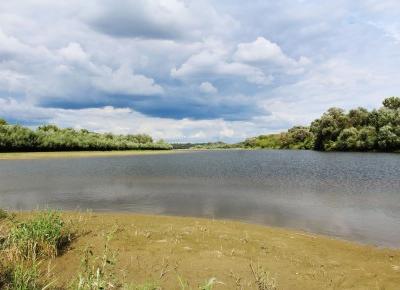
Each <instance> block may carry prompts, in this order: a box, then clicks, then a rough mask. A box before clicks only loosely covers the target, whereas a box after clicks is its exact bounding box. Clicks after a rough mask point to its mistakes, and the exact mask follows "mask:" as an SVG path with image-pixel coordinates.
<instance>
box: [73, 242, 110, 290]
mask: <svg viewBox="0 0 400 290" xmlns="http://www.w3.org/2000/svg"><path fill="white" fill-rule="evenodd" d="M111 238H112V235H111V234H109V235H107V237H106V242H105V244H104V249H103V253H102V255H101V256H95V255H94V253H93V251H92V250H91V249H90V248H87V249H86V250H85V251H84V255H83V258H82V261H81V268H82V270H81V272H80V273H79V277H78V281H77V282H76V283H75V285H73V289H78V290H95V289H96V290H97V289H112V288H116V287H117V282H116V278H115V275H114V271H113V267H114V265H115V261H116V255H115V253H114V252H113V251H111V250H110V248H109V242H110V240H111Z"/></svg>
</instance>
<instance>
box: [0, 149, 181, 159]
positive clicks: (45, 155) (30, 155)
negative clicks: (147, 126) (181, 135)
mask: <svg viewBox="0 0 400 290" xmlns="http://www.w3.org/2000/svg"><path fill="white" fill-rule="evenodd" d="M187 151H188V150H186V151H185V152H187ZM180 152H184V151H183V150H122V151H65V152H12V153H0V160H14V159H15V160H19V159H49V158H86V157H87V158H89V157H108V156H135V155H159V154H174V153H180Z"/></svg>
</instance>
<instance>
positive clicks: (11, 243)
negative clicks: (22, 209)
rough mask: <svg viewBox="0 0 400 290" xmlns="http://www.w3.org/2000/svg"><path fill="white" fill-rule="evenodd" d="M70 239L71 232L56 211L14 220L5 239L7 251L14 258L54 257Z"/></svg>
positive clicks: (35, 258)
mask: <svg viewBox="0 0 400 290" xmlns="http://www.w3.org/2000/svg"><path fill="white" fill-rule="evenodd" d="M70 241H71V233H70V231H69V230H68V229H66V227H65V226H64V221H63V220H62V219H61V216H60V214H59V213H58V212H55V211H47V212H43V213H40V214H39V215H38V216H37V217H35V218H33V219H31V220H29V221H26V222H16V223H15V224H14V226H13V227H12V228H11V230H10V234H9V236H8V237H7V240H6V246H7V247H8V253H9V254H10V255H11V258H12V259H15V260H21V259H22V260H32V261H35V260H37V259H38V258H48V257H52V258H54V257H56V256H57V254H58V253H59V251H60V250H62V249H63V248H64V247H65V246H66V245H67V244H68V243H69V242H70Z"/></svg>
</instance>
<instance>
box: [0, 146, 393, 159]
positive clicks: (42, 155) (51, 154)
mask: <svg viewBox="0 0 400 290" xmlns="http://www.w3.org/2000/svg"><path fill="white" fill-rule="evenodd" d="M207 151H212V152H218V151H309V152H316V153H323V154H332V153H344V154H354V153H355V154H364V153H367V154H368V153H369V154H396V155H399V154H400V151H394V152H382V151H366V152H360V151H314V150H300V149H271V148H224V149H219V148H218V149H171V150H117V151H115V150H111V151H43V152H42V151H36V152H0V161H1V160H33V159H63V158H91V157H118V156H142V155H164V154H177V153H194V152H207Z"/></svg>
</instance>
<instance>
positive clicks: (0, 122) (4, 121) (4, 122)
mask: <svg viewBox="0 0 400 290" xmlns="http://www.w3.org/2000/svg"><path fill="white" fill-rule="evenodd" d="M5 125H8V123H7V121H6V120H4V119H2V118H0V126H5Z"/></svg>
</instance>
